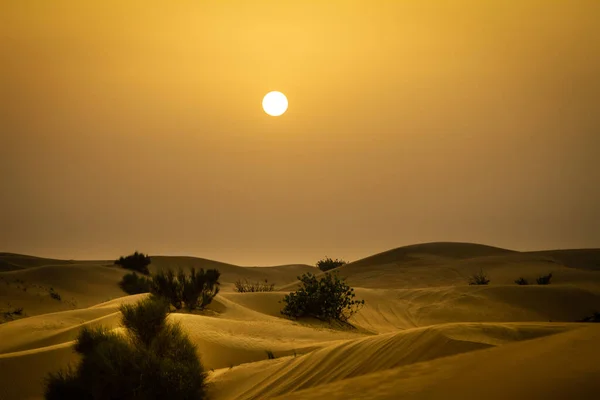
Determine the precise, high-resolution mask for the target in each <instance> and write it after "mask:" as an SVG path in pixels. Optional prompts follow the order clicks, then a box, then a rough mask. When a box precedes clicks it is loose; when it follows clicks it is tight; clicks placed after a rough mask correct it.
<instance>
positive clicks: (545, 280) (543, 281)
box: [535, 273, 552, 285]
mask: <svg viewBox="0 0 600 400" xmlns="http://www.w3.org/2000/svg"><path fill="white" fill-rule="evenodd" d="M551 279H552V273H549V274H548V275H542V276H540V277H539V278H537V279H536V280H535V281H536V282H537V284H538V285H549V284H550V280H551Z"/></svg>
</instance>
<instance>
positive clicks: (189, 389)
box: [45, 298, 206, 400]
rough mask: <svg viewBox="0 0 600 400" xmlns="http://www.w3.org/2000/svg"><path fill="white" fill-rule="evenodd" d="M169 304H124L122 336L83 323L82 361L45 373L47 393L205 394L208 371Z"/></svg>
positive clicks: (149, 397)
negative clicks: (171, 314)
mask: <svg viewBox="0 0 600 400" xmlns="http://www.w3.org/2000/svg"><path fill="white" fill-rule="evenodd" d="M168 307H169V305H168V303H167V302H166V301H164V300H160V299H156V298H148V299H145V300H142V301H140V302H138V303H137V304H135V305H130V306H123V307H122V308H121V311H122V313H123V318H122V321H121V322H122V325H123V327H125V328H126V334H125V335H121V334H117V333H115V332H112V331H110V330H108V329H107V328H104V327H96V328H89V327H84V328H83V329H82V330H81V331H80V332H79V336H78V338H77V341H76V344H75V351H76V352H77V353H79V354H80V355H81V356H82V357H81V361H80V363H79V364H78V365H77V366H75V367H73V366H70V367H69V368H67V369H66V370H61V371H58V372H55V373H51V374H50V375H49V376H48V377H47V378H46V387H45V398H46V399H47V400H54V399H61V400H63V399H140V400H141V399H144V400H153V399H176V400H183V399H190V400H196V399H204V398H206V373H205V372H204V368H203V366H202V364H201V363H200V360H199V359H198V356H197V354H196V348H195V346H194V344H193V343H192V342H191V341H190V340H189V338H188V337H187V335H186V334H185V333H184V332H183V330H182V329H181V327H180V326H179V325H176V324H170V323H168V322H167V314H168Z"/></svg>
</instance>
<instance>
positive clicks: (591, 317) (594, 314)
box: [577, 311, 600, 322]
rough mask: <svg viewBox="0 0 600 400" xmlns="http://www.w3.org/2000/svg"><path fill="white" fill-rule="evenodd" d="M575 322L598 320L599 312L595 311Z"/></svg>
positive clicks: (599, 318) (599, 317)
mask: <svg viewBox="0 0 600 400" xmlns="http://www.w3.org/2000/svg"><path fill="white" fill-rule="evenodd" d="M577 322H600V312H598V311H596V312H594V313H593V314H592V315H590V316H589V317H585V318H583V319H581V320H579V321H577Z"/></svg>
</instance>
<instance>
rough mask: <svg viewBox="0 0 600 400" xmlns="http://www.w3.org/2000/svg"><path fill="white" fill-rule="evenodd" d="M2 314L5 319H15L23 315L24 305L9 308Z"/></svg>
mask: <svg viewBox="0 0 600 400" xmlns="http://www.w3.org/2000/svg"><path fill="white" fill-rule="evenodd" d="M9 307H10V303H9ZM2 316H3V317H4V319H6V320H9V321H12V320H13V319H16V318H18V317H21V316H23V307H19V308H14V309H9V310H8V311H5V312H3V313H2Z"/></svg>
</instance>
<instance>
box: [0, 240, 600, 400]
mask: <svg viewBox="0 0 600 400" xmlns="http://www.w3.org/2000/svg"><path fill="white" fill-rule="evenodd" d="M599 254H600V252H599V251H597V250H573V251H547V252H531V253H521V252H513V251H510V250H505V249H498V248H494V247H489V246H482V245H474V244H467V243H458V244H452V243H430V244H423V245H415V246H407V247H404V248H399V249H394V250H391V251H389V252H384V253H380V254H378V255H375V256H372V257H368V258H366V259H363V260H359V261H357V262H354V263H351V264H348V265H346V266H343V267H341V268H339V269H338V270H339V273H340V274H341V275H343V276H345V277H347V279H348V282H349V283H351V284H352V285H354V286H356V293H357V296H358V297H359V298H362V299H365V300H366V304H365V306H364V307H363V309H362V310H361V311H360V312H359V313H358V314H356V315H355V316H353V317H352V318H351V320H350V322H351V324H352V325H353V326H354V328H352V327H342V326H329V325H327V324H326V323H323V322H320V321H310V320H306V321H291V320H288V319H285V318H282V317H281V314H280V309H281V306H282V305H281V303H280V301H281V300H282V299H283V297H284V296H285V294H286V293H288V291H289V290H290V289H292V288H293V287H294V286H295V283H294V282H295V278H296V276H298V275H300V274H302V273H304V272H307V271H311V272H318V270H315V268H314V267H311V266H307V265H287V266H278V267H266V268H265V267H240V266H235V265H231V264H224V263H219V262H216V261H211V260H205V259H197V258H192V257H154V258H153V263H152V265H151V269H152V270H154V271H156V270H158V269H162V268H168V267H182V268H184V269H189V268H192V267H195V268H218V269H219V270H220V271H221V273H222V279H221V281H222V283H223V286H224V287H223V290H222V292H221V293H220V294H219V295H218V296H217V297H216V298H215V300H214V301H213V303H211V305H210V306H209V307H208V309H207V310H205V311H203V312H202V313H195V314H186V313H181V314H180V313H177V314H171V315H170V317H169V318H170V319H171V320H172V321H176V322H178V323H180V324H181V325H182V326H183V328H184V330H185V331H186V332H188V334H189V336H190V337H191V339H192V340H193V342H194V343H196V345H197V348H198V355H199V356H200V357H201V359H202V362H203V363H204V365H205V367H206V368H207V369H208V370H209V371H210V372H209V379H210V382H211V395H212V396H213V398H215V399H263V398H278V399H305V398H306V399H308V398H311V399H312V398H326V397H327V398H328V399H337V398H344V399H346V398H356V399H358V398H362V399H396V398H410V399H425V398H427V399H433V398H447V397H457V398H467V399H471V398H472V399H475V398H482V397H485V398H498V399H499V398H517V399H518V398H580V399H586V398H594V397H593V395H592V394H593V393H597V390H598V384H597V383H596V380H594V379H592V378H591V377H592V376H593V374H598V373H600V367H599V365H600V364H598V362H597V360H598V359H599V358H598V357H599V356H600V354H599V353H600V346H598V345H597V343H598V339H600V327H596V326H592V324H582V323H576V322H574V321H576V320H579V319H581V318H583V317H585V316H587V315H590V314H591V313H593V312H594V311H598V310H600V272H599V271H597V270H596V269H595V265H596V264H595V263H596V260H597V258H596V257H597V256H598V255H599ZM11 257H12V258H13V261H14V263H11V265H12V266H14V268H11V270H10V271H8V270H4V271H3V272H0V278H1V279H0V305H1V304H2V303H4V304H6V302H8V301H10V302H11V303H12V304H14V305H15V306H16V305H19V304H21V305H22V306H23V307H24V308H25V310H26V312H27V317H25V318H21V319H17V320H14V321H10V322H6V323H4V324H0V370H1V371H2V374H0V399H2V400H4V399H8V400H12V399H41V398H42V393H43V379H44V377H45V376H46V375H47V374H48V372H50V371H55V370H57V369H58V368H61V367H64V366H66V365H68V364H69V363H72V362H75V361H76V360H77V355H76V354H75V353H74V352H73V350H72V346H73V340H74V339H75V338H76V336H77V333H78V331H79V329H81V327H82V326H94V325H100V324H101V325H104V326H107V327H110V328H113V329H120V328H118V326H119V320H120V313H119V311H118V309H119V306H120V305H121V304H123V303H134V302H136V301H138V300H139V299H141V298H143V297H144V296H146V294H141V295H135V296H127V295H125V294H124V293H123V292H121V290H120V289H119V288H118V285H117V283H118V281H119V280H120V279H121V277H122V276H123V274H124V273H125V271H124V270H123V269H121V268H118V267H115V266H112V265H110V263H107V262H102V261H100V262H79V261H65V262H63V263H60V260H58V261H59V262H58V263H57V262H56V261H57V260H47V261H43V260H44V259H38V258H34V257H31V258H29V257H28V256H18V257H17V256H15V255H8V256H7V255H5V254H4V253H3V254H2V255H0V260H4V261H6V260H8V259H9V258H11ZM6 262H8V261H6ZM480 268H483V269H484V271H485V272H486V273H487V274H488V275H489V277H490V278H491V279H492V282H491V283H490V285H488V286H469V285H468V284H467V282H466V280H467V278H468V276H469V275H470V274H472V273H473V272H475V271H479V269H480ZM548 272H552V273H553V277H554V278H553V281H552V283H551V284H550V285H542V286H539V285H535V284H534V285H528V286H518V285H516V284H514V283H513V281H514V279H516V278H518V277H520V276H523V277H525V278H527V279H529V280H534V279H535V277H537V276H539V275H541V274H546V273H548ZM237 279H249V280H263V279H268V280H269V281H270V282H275V283H276V284H277V288H278V290H277V291H275V292H268V293H235V292H233V290H232V289H233V282H235V281H236V280H237ZM24 287H25V288H26V290H23V288H24ZM50 287H52V288H54V290H55V291H57V292H59V293H60V294H61V296H62V299H63V300H61V301H57V300H55V299H52V298H51V296H50V295H49V294H48V289H49V288H50ZM71 298H72V299H73V300H74V301H73V303H68V301H69V299H71ZM267 351H271V352H273V354H274V355H275V357H276V359H274V360H272V359H267V353H266V352H267Z"/></svg>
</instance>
